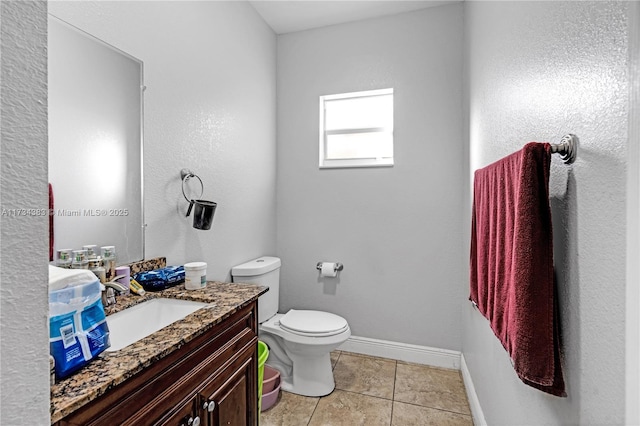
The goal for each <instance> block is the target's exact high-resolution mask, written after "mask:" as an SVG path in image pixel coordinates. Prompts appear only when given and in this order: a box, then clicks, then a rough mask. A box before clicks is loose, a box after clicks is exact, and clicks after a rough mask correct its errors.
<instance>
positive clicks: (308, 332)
mask: <svg viewBox="0 0 640 426" xmlns="http://www.w3.org/2000/svg"><path fill="white" fill-rule="evenodd" d="M280 327H281V328H282V329H284V330H286V331H288V332H290V333H293V334H297V335H299V336H308V337H328V336H335V335H336V334H340V333H343V332H344V331H345V330H347V329H348V328H349V325H348V324H347V320H345V319H344V318H342V317H341V316H338V315H335V314H332V313H329V312H322V311H308V310H296V309H291V310H289V312H287V313H286V314H284V315H283V316H282V317H281V318H280Z"/></svg>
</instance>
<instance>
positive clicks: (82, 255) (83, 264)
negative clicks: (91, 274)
mask: <svg viewBox="0 0 640 426" xmlns="http://www.w3.org/2000/svg"><path fill="white" fill-rule="evenodd" d="M71 268H72V269H89V261H88V260H87V251H86V250H73V261H72V262H71Z"/></svg>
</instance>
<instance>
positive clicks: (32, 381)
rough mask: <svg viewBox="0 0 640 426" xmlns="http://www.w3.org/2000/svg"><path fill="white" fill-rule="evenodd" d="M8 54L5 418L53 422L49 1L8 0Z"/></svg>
mask: <svg viewBox="0 0 640 426" xmlns="http://www.w3.org/2000/svg"><path fill="white" fill-rule="evenodd" d="M0 55H1V57H0V64H1V67H0V81H1V82H2V97H1V98H0V118H1V133H0V138H1V146H2V148H1V152H0V206H1V207H2V214H1V215H0V271H2V272H1V273H0V280H1V281H0V336H1V338H0V395H1V397H0V423H1V424H6V425H17V424H23V423H24V422H25V421H27V422H28V423H31V424H41V425H44V424H48V423H49V342H48V340H49V328H48V317H47V313H48V311H49V308H48V300H47V293H46V291H45V288H46V287H45V286H46V284H45V283H46V282H47V278H48V273H49V271H48V270H47V261H48V252H49V246H48V241H49V238H48V226H49V222H48V216H47V215H46V214H45V215H42V214H41V212H42V210H46V209H48V208H49V205H48V191H47V5H46V3H45V2H40V1H37V2H36V1H25V2H6V1H3V2H0ZM20 209H25V210H20ZM29 209H30V210H29ZM27 407H28V408H27Z"/></svg>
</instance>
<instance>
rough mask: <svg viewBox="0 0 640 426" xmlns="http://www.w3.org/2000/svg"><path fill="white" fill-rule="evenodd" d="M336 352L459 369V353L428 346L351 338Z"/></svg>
mask: <svg viewBox="0 0 640 426" xmlns="http://www.w3.org/2000/svg"><path fill="white" fill-rule="evenodd" d="M338 350H340V351H346V352H353V353H357V354H363V355H370V356H377V357H381V358H390V359H395V360H398V361H405V362H413V363H416V364H425V365H432V366H434V367H442V368H453V369H455V370H459V369H460V355H461V354H460V352H458V351H451V350H447V349H438V348H432V347H429V346H418V345H410V344H408V343H398V342H390V341H388V340H378V339H369V338H367V337H357V336H351V337H350V338H349V339H348V340H347V341H346V342H344V343H343V344H342V345H340V346H339V347H338Z"/></svg>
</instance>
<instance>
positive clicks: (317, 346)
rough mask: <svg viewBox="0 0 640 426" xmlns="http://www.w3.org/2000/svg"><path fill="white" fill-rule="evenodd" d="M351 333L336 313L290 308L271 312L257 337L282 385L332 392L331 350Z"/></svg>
mask: <svg viewBox="0 0 640 426" xmlns="http://www.w3.org/2000/svg"><path fill="white" fill-rule="evenodd" d="M314 319H315V320H316V321H314ZM318 320H321V321H318ZM298 321H300V323H301V324H303V325H299V324H300V323H298ZM290 323H293V324H295V328H292V327H288V325H289V324H290ZM307 324H308V325H310V327H306V325H307ZM350 336H351V329H350V328H349V325H348V324H347V321H346V320H345V319H344V318H342V317H339V316H338V315H334V314H331V313H328V312H321V311H304V310H293V309H292V310H290V311H289V312H287V313H286V314H276V315H274V316H273V317H272V318H270V319H269V320H268V321H266V322H264V323H263V324H261V325H260V330H259V338H260V340H262V341H263V342H265V343H266V344H267V345H268V346H269V358H268V359H267V364H269V365H271V366H272V367H273V368H275V369H277V370H278V371H279V372H280V376H281V389H282V390H285V391H288V392H292V393H296V394H298V395H304V396H324V395H328V394H330V393H331V392H333V389H334V388H335V381H334V379H333V369H332V367H331V359H330V353H331V351H333V350H334V349H336V348H337V347H338V346H340V345H341V344H342V343H344V342H345V341H346V340H347V339H348V338H349V337H350Z"/></svg>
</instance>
